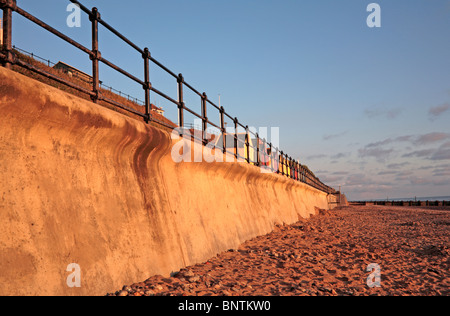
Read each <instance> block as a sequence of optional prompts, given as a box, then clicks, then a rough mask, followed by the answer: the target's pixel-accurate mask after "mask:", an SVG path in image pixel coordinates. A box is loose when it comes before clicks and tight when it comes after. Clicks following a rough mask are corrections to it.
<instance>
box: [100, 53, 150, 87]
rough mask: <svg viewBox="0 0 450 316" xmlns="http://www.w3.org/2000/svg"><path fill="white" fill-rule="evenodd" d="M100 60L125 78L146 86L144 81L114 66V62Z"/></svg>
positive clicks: (101, 58)
mask: <svg viewBox="0 0 450 316" xmlns="http://www.w3.org/2000/svg"><path fill="white" fill-rule="evenodd" d="M98 60H99V61H101V62H102V63H104V64H105V65H107V66H109V67H111V68H112V69H114V70H116V71H118V72H120V73H121V74H123V75H124V76H126V77H128V78H130V79H131V80H134V81H136V82H137V83H139V84H141V85H142V86H143V85H144V84H145V83H144V81H142V80H141V79H139V78H137V77H135V76H133V75H132V74H130V73H128V72H127V71H125V70H123V69H122V68H120V67H118V66H116V65H114V64H113V63H112V62H110V61H108V60H106V59H105V58H103V57H100V58H99V59H98Z"/></svg>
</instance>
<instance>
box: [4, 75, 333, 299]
mask: <svg viewBox="0 0 450 316" xmlns="http://www.w3.org/2000/svg"><path fill="white" fill-rule="evenodd" d="M0 118H1V122H0V176H1V178H0V179H1V180H0V284H1V286H0V295H103V294H105V293H107V292H109V291H114V290H117V289H118V288H121V287H122V286H123V285H124V284H130V283H133V282H137V281H143V280H145V279H146V278H147V277H149V276H151V275H154V274H162V275H168V274H170V273H171V272H172V271H177V270H179V269H180V268H182V267H185V266H187V265H191V264H194V263H199V262H203V261H206V260H207V259H208V258H210V257H212V256H214V255H216V254H217V253H219V252H221V251H225V250H227V249H230V248H235V247H237V246H238V245H239V244H241V243H242V242H244V241H246V240H248V239H251V238H253V237H255V236H258V235H262V234H265V233H268V232H270V231H271V230H272V229H273V227H274V225H275V224H281V223H287V224H290V223H294V222H296V221H297V220H298V219H299V218H300V217H302V218H308V217H309V216H310V215H311V214H315V212H316V208H321V209H328V208H329V205H331V204H329V203H328V202H329V200H331V199H333V197H331V196H327V195H326V194H325V193H323V192H320V191H318V190H315V189H313V188H311V187H309V186H306V185H304V184H301V183H297V182H294V181H292V180H290V179H287V178H284V177H282V176H279V175H275V174H262V173H261V172H260V170H259V169H258V168H257V167H254V166H250V165H246V164H243V163H211V164H210V163H206V162H205V163H179V164H177V163H174V162H173V160H172V158H171V155H170V153H171V149H172V141H171V138H170V135H169V134H168V133H166V132H164V131H162V130H159V129H156V128H153V127H151V126H149V125H147V124H145V123H144V122H140V121H137V120H134V119H132V118H128V117H126V116H124V115H121V114H119V113H116V112H114V111H111V110H109V109H106V108H103V107H100V106H97V105H95V104H92V103H90V102H87V101H84V100H82V99H79V98H77V97H75V96H72V95H69V94H66V93H64V92H62V91H60V90H57V89H54V88H52V87H50V86H47V85H44V84H42V83H40V82H37V81H35V80H32V79H29V78H27V77H24V76H22V75H20V74H17V73H14V72H11V71H9V70H6V69H4V68H1V67H0ZM71 263H76V264H78V265H79V267H80V268H81V279H80V280H81V287H74V288H71V287H69V286H68V285H67V282H66V280H67V277H68V276H69V275H70V274H71V271H66V269H67V266H68V265H69V264H71Z"/></svg>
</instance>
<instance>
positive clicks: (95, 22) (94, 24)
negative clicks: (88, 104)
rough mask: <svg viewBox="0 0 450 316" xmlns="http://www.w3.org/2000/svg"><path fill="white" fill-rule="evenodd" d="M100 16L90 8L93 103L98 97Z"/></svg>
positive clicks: (95, 9)
mask: <svg viewBox="0 0 450 316" xmlns="http://www.w3.org/2000/svg"><path fill="white" fill-rule="evenodd" d="M100 18H101V16H100V13H99V12H98V9H97V8H92V15H90V16H89V20H90V21H91V22H92V55H91V56H90V58H91V60H92V91H93V92H94V96H92V97H91V99H92V101H93V102H94V103H97V102H98V99H99V82H100V80H99V67H98V61H99V59H100V58H101V54H100V52H99V50H98V21H99V20H100Z"/></svg>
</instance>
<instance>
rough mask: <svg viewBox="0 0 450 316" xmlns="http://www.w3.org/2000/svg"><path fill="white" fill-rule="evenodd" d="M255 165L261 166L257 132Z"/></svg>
mask: <svg viewBox="0 0 450 316" xmlns="http://www.w3.org/2000/svg"><path fill="white" fill-rule="evenodd" d="M256 165H257V166H261V159H260V157H259V134H258V133H256Z"/></svg>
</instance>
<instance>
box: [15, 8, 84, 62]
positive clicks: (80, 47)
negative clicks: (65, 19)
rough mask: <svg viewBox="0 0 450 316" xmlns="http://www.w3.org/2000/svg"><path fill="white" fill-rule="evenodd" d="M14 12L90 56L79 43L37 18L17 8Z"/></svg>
mask: <svg viewBox="0 0 450 316" xmlns="http://www.w3.org/2000/svg"><path fill="white" fill-rule="evenodd" d="M15 11H16V12H17V13H18V14H20V15H22V16H23V17H25V18H27V19H28V20H30V21H31V22H34V23H36V24H37V25H39V26H40V27H42V28H44V29H46V30H47V31H49V32H50V33H53V34H54V35H56V36H58V37H59V38H61V39H63V40H65V41H66V42H68V43H69V44H71V45H72V46H75V47H76V48H78V49H79V50H81V51H83V52H85V53H86V54H88V55H92V52H91V50H89V49H87V48H86V47H84V46H83V45H81V44H80V43H78V42H76V41H74V40H73V39H71V38H70V37H68V36H66V35H64V34H63V33H61V32H60V31H58V30H56V29H54V28H53V27H51V26H50V25H48V24H46V23H44V22H42V21H41V20H39V19H38V18H36V17H34V16H33V15H31V14H29V13H28V12H26V11H25V10H23V9H21V8H19V7H15Z"/></svg>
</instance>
